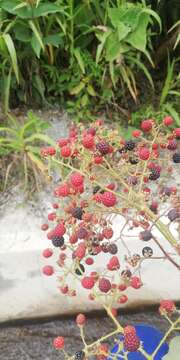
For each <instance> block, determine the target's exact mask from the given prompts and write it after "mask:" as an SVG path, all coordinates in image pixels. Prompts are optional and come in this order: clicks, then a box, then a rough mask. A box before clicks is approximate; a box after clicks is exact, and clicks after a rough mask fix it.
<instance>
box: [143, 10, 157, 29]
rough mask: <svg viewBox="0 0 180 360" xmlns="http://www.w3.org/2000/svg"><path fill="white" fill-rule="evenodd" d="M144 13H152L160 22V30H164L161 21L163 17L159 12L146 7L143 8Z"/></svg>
mask: <svg viewBox="0 0 180 360" xmlns="http://www.w3.org/2000/svg"><path fill="white" fill-rule="evenodd" d="M142 13H145V14H148V15H151V16H152V17H154V19H155V20H156V21H157V22H158V24H159V29H160V32H161V31H162V23H161V18H160V16H159V15H158V14H157V12H155V11H153V10H151V9H150V8H144V9H143V10H142Z"/></svg>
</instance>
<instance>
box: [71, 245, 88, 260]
mask: <svg viewBox="0 0 180 360" xmlns="http://www.w3.org/2000/svg"><path fill="white" fill-rule="evenodd" d="M85 254H86V246H85V244H84V243H80V244H79V245H78V247H77V249H76V250H75V252H74V255H75V257H77V258H78V259H79V260H81V259H83V257H84V256H85Z"/></svg>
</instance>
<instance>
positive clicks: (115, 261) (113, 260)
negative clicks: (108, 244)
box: [107, 256, 120, 271]
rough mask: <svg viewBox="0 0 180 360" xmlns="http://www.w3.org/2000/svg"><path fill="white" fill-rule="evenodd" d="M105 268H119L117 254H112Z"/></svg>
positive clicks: (111, 269)
mask: <svg viewBox="0 0 180 360" xmlns="http://www.w3.org/2000/svg"><path fill="white" fill-rule="evenodd" d="M107 268H108V270H110V271H113V270H118V269H119V268H120V264H119V260H118V257H117V256H112V258H111V259H110V261H109V263H108V265H107Z"/></svg>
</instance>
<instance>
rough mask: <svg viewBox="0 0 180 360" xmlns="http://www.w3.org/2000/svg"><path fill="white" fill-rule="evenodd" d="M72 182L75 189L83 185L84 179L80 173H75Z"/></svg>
mask: <svg viewBox="0 0 180 360" xmlns="http://www.w3.org/2000/svg"><path fill="white" fill-rule="evenodd" d="M70 181H71V184H72V185H73V186H74V187H78V186H81V185H83V181H84V177H83V176H82V175H81V174H80V173H78V172H75V173H73V174H72V175H71V177H70Z"/></svg>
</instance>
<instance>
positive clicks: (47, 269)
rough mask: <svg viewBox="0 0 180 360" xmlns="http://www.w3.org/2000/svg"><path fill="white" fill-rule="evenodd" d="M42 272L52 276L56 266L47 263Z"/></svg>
mask: <svg viewBox="0 0 180 360" xmlns="http://www.w3.org/2000/svg"><path fill="white" fill-rule="evenodd" d="M42 272H43V274H44V275H47V276H51V275H53V274H54V268H53V267H52V266H51V265H46V266H44V267H43V269H42Z"/></svg>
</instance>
